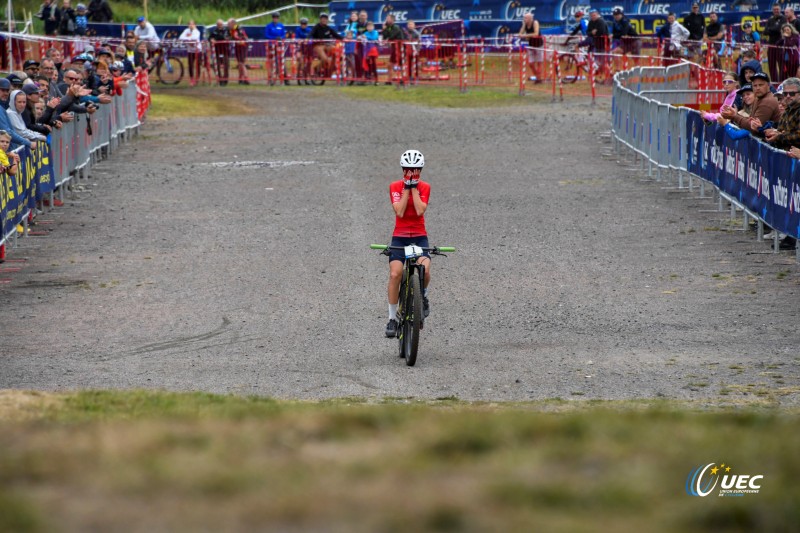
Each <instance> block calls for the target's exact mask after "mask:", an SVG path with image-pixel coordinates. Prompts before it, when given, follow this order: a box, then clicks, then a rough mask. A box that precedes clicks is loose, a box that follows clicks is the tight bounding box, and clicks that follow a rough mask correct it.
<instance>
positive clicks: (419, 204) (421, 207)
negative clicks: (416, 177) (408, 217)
mask: <svg viewBox="0 0 800 533" xmlns="http://www.w3.org/2000/svg"><path fill="white" fill-rule="evenodd" d="M411 191H412V192H411V198H412V199H413V200H414V211H416V212H417V216H419V217H421V216H422V215H424V214H425V210H426V209H428V204H427V203H425V202H423V201H422V197H421V196H420V195H419V189H411Z"/></svg>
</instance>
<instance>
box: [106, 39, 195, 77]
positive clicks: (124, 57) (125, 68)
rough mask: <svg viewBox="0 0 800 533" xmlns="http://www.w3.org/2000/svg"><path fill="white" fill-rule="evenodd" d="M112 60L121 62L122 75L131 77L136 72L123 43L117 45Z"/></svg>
mask: <svg viewBox="0 0 800 533" xmlns="http://www.w3.org/2000/svg"><path fill="white" fill-rule="evenodd" d="M189 57H191V54H189ZM114 60H115V61H119V62H120V63H121V64H122V73H123V74H124V75H126V76H130V77H133V76H134V75H135V74H136V68H134V66H133V62H132V61H131V60H130V59H128V54H127V52H126V50H125V46H124V45H119V46H117V49H116V50H115V51H114ZM189 70H190V71H191V67H189ZM198 76H199V74H198Z"/></svg>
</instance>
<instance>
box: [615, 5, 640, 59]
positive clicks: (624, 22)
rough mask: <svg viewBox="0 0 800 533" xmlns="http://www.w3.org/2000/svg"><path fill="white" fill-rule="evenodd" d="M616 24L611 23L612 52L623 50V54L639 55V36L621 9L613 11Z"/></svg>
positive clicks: (617, 8)
mask: <svg viewBox="0 0 800 533" xmlns="http://www.w3.org/2000/svg"><path fill="white" fill-rule="evenodd" d="M613 15H614V22H612V23H611V39H612V42H611V51H612V52H613V51H614V50H616V49H618V48H619V49H622V53H623V54H633V55H638V54H639V40H638V39H637V37H638V36H639V34H638V33H637V32H636V30H635V29H634V28H633V25H632V24H631V21H630V20H628V17H626V16H625V12H624V11H623V10H622V8H621V7H615V8H614V11H613Z"/></svg>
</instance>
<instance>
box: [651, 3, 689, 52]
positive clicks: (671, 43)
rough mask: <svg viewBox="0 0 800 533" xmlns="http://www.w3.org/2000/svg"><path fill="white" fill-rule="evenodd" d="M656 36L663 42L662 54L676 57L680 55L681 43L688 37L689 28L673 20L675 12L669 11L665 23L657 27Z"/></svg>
mask: <svg viewBox="0 0 800 533" xmlns="http://www.w3.org/2000/svg"><path fill="white" fill-rule="evenodd" d="M656 36H657V37H658V39H659V42H661V43H663V49H664V52H663V53H664V55H665V56H666V57H676V58H677V57H680V56H681V48H682V43H683V41H685V40H686V39H687V38H688V37H689V30H687V29H686V28H684V27H683V25H682V24H681V23H680V22H678V21H677V20H675V13H670V14H669V15H667V23H666V24H664V25H663V26H661V27H660V28H658V31H656ZM665 41H666V42H665Z"/></svg>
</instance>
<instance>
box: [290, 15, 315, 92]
mask: <svg viewBox="0 0 800 533" xmlns="http://www.w3.org/2000/svg"><path fill="white" fill-rule="evenodd" d="M309 37H311V28H309V27H308V19H307V18H306V17H303V18H301V19H300V26H299V27H298V28H297V30H295V33H294V38H295V39H298V40H305V39H308V38H309ZM295 61H297V65H298V67H297V70H298V73H297V74H298V76H299V77H300V78H301V79H300V80H298V81H297V84H298V85H299V84H300V82H301V81H302V83H303V84H304V85H308V67H309V65H310V63H311V47H310V46H309V44H308V43H305V42H303V43H300V44H299V45H298V46H297V49H296V50H295Z"/></svg>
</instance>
